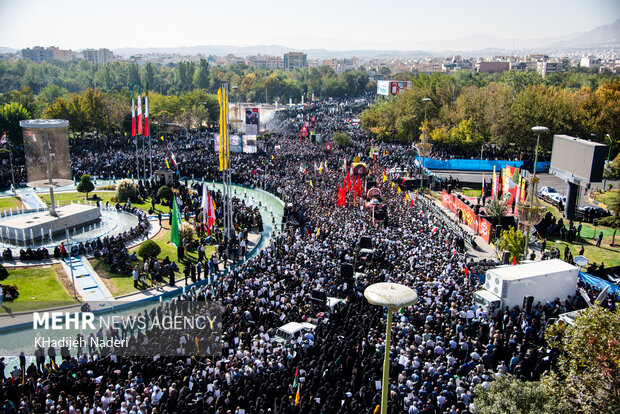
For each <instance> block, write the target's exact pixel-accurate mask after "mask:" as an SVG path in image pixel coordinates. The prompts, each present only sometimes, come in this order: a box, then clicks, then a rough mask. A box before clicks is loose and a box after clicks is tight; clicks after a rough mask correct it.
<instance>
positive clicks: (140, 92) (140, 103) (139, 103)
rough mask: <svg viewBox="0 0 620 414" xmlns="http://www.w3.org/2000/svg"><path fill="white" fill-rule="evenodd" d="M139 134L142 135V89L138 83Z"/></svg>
mask: <svg viewBox="0 0 620 414" xmlns="http://www.w3.org/2000/svg"><path fill="white" fill-rule="evenodd" d="M138 135H142V90H141V89H140V85H138Z"/></svg>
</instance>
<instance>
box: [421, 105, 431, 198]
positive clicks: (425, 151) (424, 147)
mask: <svg viewBox="0 0 620 414" xmlns="http://www.w3.org/2000/svg"><path fill="white" fill-rule="evenodd" d="M430 101H431V98H423V99H422V102H424V128H423V130H422V139H421V141H422V142H421V143H420V149H419V150H418V152H419V153H420V158H421V164H420V167H421V168H420V190H422V189H423V188H424V160H425V158H426V157H427V156H429V155H430V153H431V144H429V142H428V136H427V135H428V134H427V131H426V129H427V127H426V110H427V108H428V103H429V102H430Z"/></svg>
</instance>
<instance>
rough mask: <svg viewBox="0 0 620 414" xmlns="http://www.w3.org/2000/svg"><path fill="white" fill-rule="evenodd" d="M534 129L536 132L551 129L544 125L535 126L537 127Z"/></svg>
mask: <svg viewBox="0 0 620 414" xmlns="http://www.w3.org/2000/svg"><path fill="white" fill-rule="evenodd" d="M532 131H534V132H547V131H549V128H547V127H544V126H535V127H532Z"/></svg>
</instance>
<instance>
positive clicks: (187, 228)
mask: <svg viewBox="0 0 620 414" xmlns="http://www.w3.org/2000/svg"><path fill="white" fill-rule="evenodd" d="M193 237H194V226H192V225H191V224H189V223H183V225H182V226H181V228H180V229H179V239H181V240H184V241H186V242H188V241H190V240H192V238H193Z"/></svg>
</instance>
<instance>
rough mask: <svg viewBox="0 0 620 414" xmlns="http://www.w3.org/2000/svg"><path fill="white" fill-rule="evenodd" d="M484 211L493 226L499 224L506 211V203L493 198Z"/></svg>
mask: <svg viewBox="0 0 620 414" xmlns="http://www.w3.org/2000/svg"><path fill="white" fill-rule="evenodd" d="M485 210H486V211H487V213H488V214H489V216H491V218H492V219H493V224H500V223H501V222H502V217H504V216H505V215H506V212H507V211H508V203H506V202H505V201H504V200H502V199H500V198H493V199H492V200H491V201H489V202H488V203H487V205H486V206H485Z"/></svg>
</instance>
